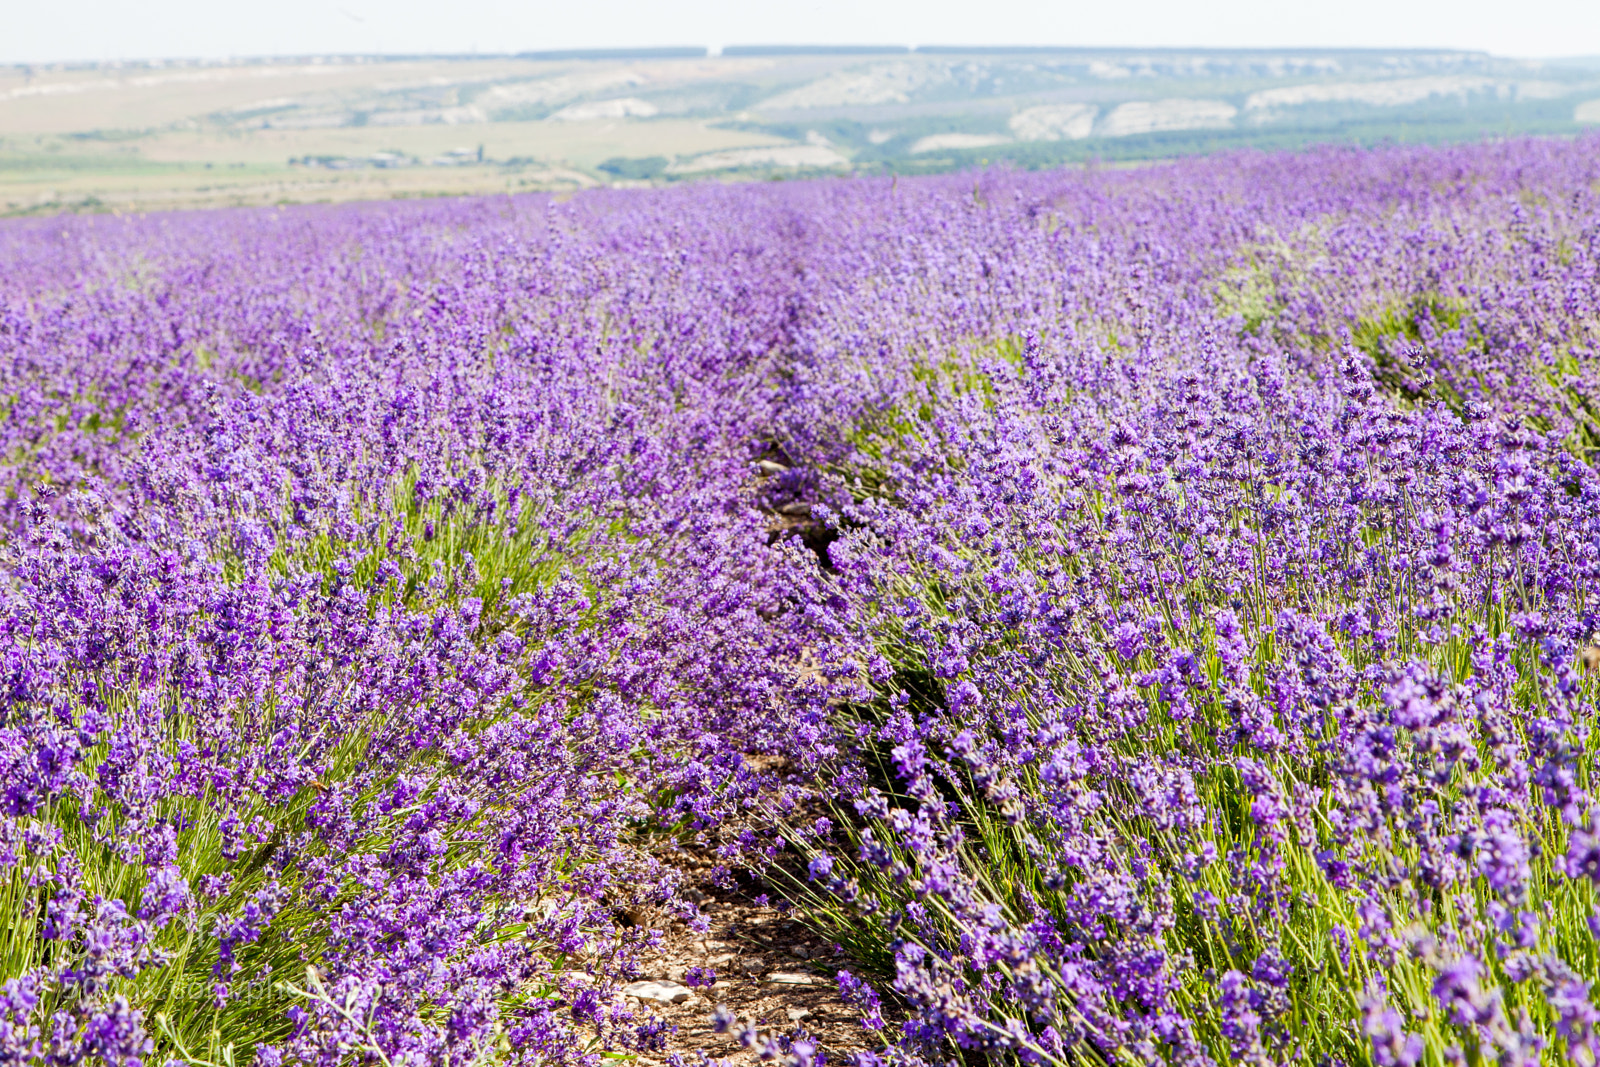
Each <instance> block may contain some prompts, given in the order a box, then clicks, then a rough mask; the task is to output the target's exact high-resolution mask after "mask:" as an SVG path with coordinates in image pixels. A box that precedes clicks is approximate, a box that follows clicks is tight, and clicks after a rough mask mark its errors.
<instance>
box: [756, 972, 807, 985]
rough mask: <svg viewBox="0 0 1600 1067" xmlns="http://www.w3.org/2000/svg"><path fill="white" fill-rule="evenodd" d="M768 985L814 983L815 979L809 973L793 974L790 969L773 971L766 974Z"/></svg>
mask: <svg viewBox="0 0 1600 1067" xmlns="http://www.w3.org/2000/svg"><path fill="white" fill-rule="evenodd" d="M767 983H768V984H769V985H816V984H817V980H816V979H815V978H813V977H812V976H811V975H809V974H795V973H793V972H791V971H773V972H772V973H771V974H769V975H767Z"/></svg>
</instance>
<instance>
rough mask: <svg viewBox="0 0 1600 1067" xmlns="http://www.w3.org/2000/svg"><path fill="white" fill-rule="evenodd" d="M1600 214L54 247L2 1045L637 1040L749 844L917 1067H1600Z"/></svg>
mask: <svg viewBox="0 0 1600 1067" xmlns="http://www.w3.org/2000/svg"><path fill="white" fill-rule="evenodd" d="M1597 181H1600V144H1597V143H1596V142H1594V141H1592V140H1590V141H1579V142H1576V143H1554V142H1518V143H1512V144H1507V145H1497V146H1484V147H1477V148H1462V149H1426V150H1400V149H1394V150H1387V151H1383V152H1378V153H1368V154H1364V153H1358V152H1339V151H1326V152H1317V153H1311V154H1306V155H1300V156H1283V157H1265V156H1261V157H1256V156H1251V157H1232V158H1226V159H1219V160H1212V161H1195V162H1188V163H1184V164H1179V165H1174V166H1169V167H1161V168H1155V169H1151V170H1147V171H1140V172H1124V173H1117V174H1085V173H1078V174H1044V175H1014V174H1004V173H1002V174H988V175H984V176H982V177H981V178H979V179H977V180H976V181H974V179H973V178H972V177H970V176H967V177H964V178H941V179H930V180H926V181H918V182H903V183H884V182H869V181H859V182H858V181H850V182H837V183H823V184H816V185H800V184H794V185H784V186H771V187H744V188H729V189H724V188H714V187H702V188H698V189H694V190H677V191H671V192H657V193H630V194H600V195H591V196H586V197H583V198H579V199H577V200H575V201H572V202H570V203H567V204H551V203H548V202H545V201H542V200H533V199H530V200H513V201H507V200H498V201H492V202H464V203H436V204H428V205H420V204H413V205H390V206H385V207H381V208H377V207H362V208H341V209H306V210H297V211H276V212H260V213H239V214H213V215H197V216H185V217H165V218H162V217H153V218H147V219H139V220H127V219H112V218H97V219H80V220H68V221H64V220H49V221H40V222H31V223H24V224H13V225H12V226H11V227H10V228H8V229H6V230H5V231H3V232H0V247H3V248H4V250H5V251H4V257H5V262H6V264H7V266H8V268H9V269H8V270H7V272H6V273H5V274H4V275H3V276H0V396H3V397H4V398H5V400H6V410H5V416H4V419H3V422H0V433H3V434H4V435H5V438H6V439H5V442H4V447H5V454H6V456H7V463H6V465H5V467H4V469H3V472H0V473H3V477H0V481H3V483H4V488H5V490H6V492H5V496H4V500H3V503H0V511H3V520H4V529H5V531H6V533H5V537H4V545H5V549H4V551H5V555H6V563H5V566H6V570H7V573H8V574H9V576H10V580H9V581H8V582H7V583H6V586H5V589H4V594H3V595H4V596H5V599H6V603H5V609H4V618H5V620H6V625H5V637H4V641H5V651H4V655H5V659H6V662H5V684H6V693H5V697H4V712H3V716H4V717H3V720H0V761H3V764H4V771H3V775H4V777H3V783H4V790H5V792H4V812H3V822H0V827H3V839H0V859H3V861H4V864H5V867H4V871H3V874H0V893H4V894H5V901H6V909H7V915H8V925H7V927H6V928H5V931H4V933H3V934H0V938H3V944H0V951H3V952H4V961H5V963H4V966H5V973H4V978H5V979H6V984H5V985H4V987H3V989H0V1050H4V1055H5V1057H6V1058H7V1059H8V1061H12V1062H44V1061H49V1062H77V1061H79V1060H84V1059H105V1060H108V1061H111V1062H118V1063H125V1062H131V1061H132V1060H136V1059H137V1060H144V1061H148V1060H149V1059H151V1058H152V1057H155V1058H157V1059H167V1058H177V1059H181V1060H184V1061H186V1062H190V1063H195V1064H222V1063H232V1062H235V1061H236V1060H237V1061H240V1062H243V1061H244V1060H246V1059H248V1058H250V1057H254V1058H255V1059H256V1060H258V1061H260V1062H261V1063H263V1064H277V1063H282V1062H313V1063H320V1064H335V1063H342V1062H355V1061H362V1060H372V1061H383V1062H387V1063H389V1064H396V1065H398V1064H401V1063H430V1062H445V1061H446V1060H449V1061H454V1062H462V1061H469V1062H479V1061H481V1062H498V1061H501V1060H505V1061H516V1062H546V1061H562V1060H573V1059H585V1058H591V1057H593V1056H594V1055H596V1054H597V1052H599V1051H600V1050H603V1049H613V1050H620V1051H627V1050H630V1049H648V1048H650V1047H652V1046H653V1045H655V1044H658V1043H659V1041H660V1039H661V1034H660V1031H659V1029H658V1028H657V1027H656V1026H655V1025H654V1024H653V1023H651V1022H650V1020H649V1019H648V1018H646V1017H644V1016H641V1015H638V1013H637V1012H634V1011H630V1009H628V1008H627V1007H626V1005H625V1003H624V1002H623V1001H621V1000H620V999H619V998H618V997H617V995H616V982H617V981H618V980H619V979H622V978H625V977H627V976H629V975H630V974H631V971H632V967H633V961H634V959H636V958H637V954H638V953H639V952H640V951H641V950H642V949H644V948H646V947H647V946H648V943H649V940H650V938H651V936H652V934H651V932H650V931H649V930H648V929H645V928H641V927H638V926H633V925H630V924H627V923H625V922H620V921H619V919H618V917H619V916H620V915H623V914H626V913H630V908H629V906H630V905H631V904H634V903H636V902H638V901H639V900H640V899H642V898H648V899H649V901H650V902H651V903H654V904H657V905H661V906H664V907H667V908H675V909H679V910H681V911H683V912H684V913H686V914H689V915H690V916H691V917H693V908H692V906H691V905H689V904H687V903H685V902H684V901H682V900H680V899H679V898H678V896H677V891H676V885H675V880H674V878H675V876H674V875H673V873H672V870H671V865H670V855H671V852H670V850H671V847H672V845H673V844H674V843H684V844H689V843H698V844H700V845H702V846H706V847H713V848H720V849H721V850H722V852H723V853H724V855H725V857H726V858H727V860H728V862H729V863H757V862H759V861H760V860H761V858H762V857H763V856H770V855H774V854H776V853H777V852H778V851H780V850H787V851H788V852H789V853H790V854H793V853H796V852H798V853H799V854H800V855H802V856H803V857H805V858H806V859H807V860H808V861H809V865H810V871H811V877H810V878H808V879H802V880H798V881H796V882H795V884H794V885H793V886H792V890H793V896H794V898H795V899H796V900H797V901H799V902H800V903H802V905H803V906H805V907H807V908H808V910H809V913H810V915H811V916H812V918H813V919H814V921H816V922H817V923H819V924H821V925H822V926H824V927H825V928H827V929H829V930H831V931H833V932H834V933H835V934H836V936H837V937H838V939H839V940H840V941H841V942H842V943H844V944H845V945H846V946H847V947H848V948H849V949H851V950H852V952H853V954H854V956H855V958H856V959H857V960H858V961H859V966H857V967H856V970H857V971H858V972H859V974H860V977H864V978H867V979H868V980H869V981H868V983H867V984H865V985H863V984H862V983H860V982H859V981H858V980H857V978H856V977H852V976H849V975H846V976H842V977H841V982H842V985H843V986H844V988H845V989H846V990H847V991H848V992H849V993H850V995H851V997H852V998H853V999H856V1000H858V1001H859V1002H860V1003H862V1005H863V1007H864V1009H865V1011H864V1013H865V1016H866V1018H867V1020H868V1021H869V1022H870V1023H872V1024H874V1025H881V1017H880V1015H879V1013H878V1012H877V1010H876V1009H875V1008H874V1007H873V1005H874V1003H875V998H876V997H877V996H879V995H880V994H881V995H882V996H883V997H884V998H885V999H890V1000H892V1001H894V1005H893V1006H894V1007H895V1011H894V1012H891V1013H890V1015H891V1017H892V1018H898V1019H901V1020H903V1021H901V1022H897V1023H896V1024H895V1027H894V1029H893V1031H892V1032H890V1031H888V1030H885V1032H884V1040H885V1052H884V1055H885V1056H886V1057H887V1058H889V1059H891V1060H896V1061H909V1062H916V1061H919V1060H925V1061H930V1062H942V1061H945V1060H948V1059H950V1058H951V1057H952V1055H953V1054H954V1053H955V1051H956V1050H957V1049H958V1048H964V1049H969V1050H981V1051H989V1052H995V1053H1001V1054H1007V1055H1014V1056H1016V1057H1018V1058H1021V1059H1023V1060H1026V1061H1033V1062H1041V1061H1042V1062H1059V1063H1067V1062H1079V1061H1084V1060H1089V1061H1095V1060H1104V1061H1108V1062H1109V1061H1119V1062H1120V1061H1128V1060H1139V1061H1150V1060H1157V1059H1174V1060H1185V1061H1206V1060H1210V1061H1213V1062H1226V1061H1230V1060H1235V1059H1238V1060H1249V1061H1252V1062H1259V1063H1265V1062H1278V1061H1282V1060H1287V1059H1290V1058H1293V1057H1296V1056H1300V1057H1308V1058H1317V1057H1319V1056H1321V1057H1328V1058H1332V1059H1338V1060H1342V1061H1345V1062H1367V1061H1376V1062H1380V1063H1402V1062H1404V1063H1414V1062H1421V1061H1423V1060H1426V1061H1428V1062H1443V1061H1445V1060H1447V1059H1457V1058H1461V1057H1466V1058H1473V1057H1477V1056H1480V1055H1484V1054H1489V1055H1496V1056H1499V1057H1501V1058H1506V1057H1512V1058H1517V1057H1520V1058H1521V1059H1520V1060H1519V1062H1522V1061H1527V1062H1534V1061H1537V1059H1538V1058H1539V1057H1540V1056H1541V1055H1543V1056H1546V1057H1559V1056H1563V1055H1566V1056H1572V1057H1576V1058H1579V1059H1584V1058H1585V1057H1587V1059H1588V1062H1593V1059H1594V1057H1595V1056H1596V1053H1597V1052H1600V1045H1597V1044H1596V1042H1597V1040H1600V1038H1597V1032H1596V1027H1597V1025H1600V1011H1597V1009H1596V1008H1595V1007H1594V1006H1592V1004H1591V998H1590V984H1591V983H1592V982H1594V981H1595V980H1596V979H1597V978H1600V949H1597V945H1596V940H1595V934H1594V933H1593V932H1592V929H1591V926H1592V923H1591V920H1595V922H1596V923H1600V919H1596V914H1595V903H1596V899H1595V889H1594V885H1593V880H1594V879H1595V878H1600V821H1597V820H1600V816H1596V815H1592V814H1591V812H1590V808H1591V799H1590V795H1589V788H1590V784H1589V777H1590V763H1591V756H1590V742H1589V740H1588V733H1587V725H1588V723H1589V721H1590V720H1591V718H1592V714H1593V710H1594V703H1595V688H1596V685H1595V682H1594V681H1593V680H1592V679H1590V678H1587V677H1586V676H1585V675H1584V673H1583V671H1582V666H1581V656H1582V653H1583V649H1584V648H1585V646H1586V645H1587V644H1588V642H1589V641H1590V639H1591V636H1592V633H1593V631H1594V629H1595V627H1596V624H1597V619H1596V617H1595V613H1596V608H1595V606H1594V604H1593V602H1592V599H1591V598H1590V596H1589V589H1590V588H1591V586H1592V585H1593V584H1594V582H1595V580H1596V578H1597V577H1600V573H1597V572H1600V507H1597V504H1600V479H1597V477H1596V474H1595V471H1594V469H1593V467H1592V465H1591V463H1592V461H1593V459H1594V453H1593V451H1592V449H1593V448H1594V446H1595V445H1596V444H1600V438H1597V437H1596V433H1595V428H1594V421H1593V417H1592V412H1593V411H1594V408H1593V405H1594V404H1595V403H1597V402H1600V365H1597V363H1596V361H1595V347H1594V346H1595V345H1596V344H1597V342H1600V309H1597V303H1600V302H1597V297H1600V282H1597V279H1596V269H1597V266H1600V223H1597V221H1596V220H1600V211H1597V208H1600V193H1597V191H1596V190H1597V185H1596V183H1597ZM756 460H763V461H765V462H764V463H762V464H761V465H759V466H758V465H756V464H755V462H754V461H756ZM774 472H775V473H774ZM801 505H806V506H809V509H810V511H811V514H812V518H811V519H810V520H809V521H806V522H803V523H802V528H803V529H805V530H806V532H807V538H806V542H805V545H802V543H801V542H800V540H799V539H797V538H793V537H785V536H778V537H773V536H771V535H770V534H769V533H768V531H769V529H772V528H773V527H774V526H778V525H792V520H788V519H784V520H781V521H780V520H777V519H775V518H774V516H775V515H777V514H783V515H794V514H796V513H797V512H800V511H803V510H804V508H803V507H801ZM824 546H825V547H824ZM819 549H820V551H814V550H819ZM755 756H762V757H767V758H764V759H760V760H753V759H752V757H755ZM771 757H781V758H778V759H773V758H771ZM755 767H769V768H779V770H769V771H765V772H758V771H756V770H755V769H754V768H755ZM830 804H831V805H832V807H833V810H832V812H831V813H830V814H831V817H830V818H818V815H819V811H818V809H819V807H822V806H826V805H830ZM774 824H777V825H779V826H781V827H782V828H783V829H782V835H783V836H782V839H777V840H775V839H774V838H773V837H772V836H770V834H769V833H764V832H762V830H761V829H760V828H762V827H770V826H772V825H774ZM664 864H665V865H664ZM791 869H793V867H792V865H789V864H787V863H784V864H780V866H779V867H778V868H777V869H776V870H775V871H774V872H772V873H773V876H778V875H779V873H780V872H781V871H782V870H791ZM873 986H876V987H877V989H878V993H873V992H872V991H871V990H872V987H873ZM795 1047H796V1048H798V1049H801V1050H802V1051H803V1049H804V1046H803V1045H799V1046H795ZM801 1058H804V1056H802V1057H801Z"/></svg>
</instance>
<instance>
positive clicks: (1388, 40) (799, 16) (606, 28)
mask: <svg viewBox="0 0 1600 1067" xmlns="http://www.w3.org/2000/svg"><path fill="white" fill-rule="evenodd" d="M439 16H440V13H439V9H438V7H437V6H436V5H433V4H427V3H422V2H420V0H397V2H395V0H390V2H383V3H379V2H377V0H343V2H339V3H336V4H335V5H331V6H330V5H324V4H318V3H312V2H310V0H286V2H284V3H281V4H277V5H274V6H273V7H272V8H270V9H267V8H263V7H257V6H250V7H224V6H219V5H214V4H211V3H202V2H198V0H157V2H154V3H149V4H143V5H139V6H138V7H137V8H131V7H130V6H128V5H125V4H121V3H116V2H112V0H77V2H68V3H59V4H54V5H49V6H44V5H39V6H37V7H34V8H31V9H24V10H21V11H18V12H16V13H15V14H13V15H11V16H10V17H9V18H8V25H7V33H6V35H5V38H4V40H0V63H5V64H8V65H28V64H54V63H71V62H111V61H119V60H120V61H141V60H142V61H162V60H173V61H177V60H212V59H227V58H241V57H251V58H257V57H259V58H266V57H277V56H282V57H294V56H312V55H349V56H356V55H371V56H393V55H413V56H421V55H467V54H472V53H479V54H485V55H503V54H517V53H523V52H530V51H531V52H548V51H566V50H592V49H608V48H610V49H639V48H652V47H696V48H711V49H713V50H716V49H719V48H721V47H724V46H727V45H732V44H749V45H765V46H807V45H809V46H829V47H838V46H846V45H861V44H866V45H893V46H906V45H919V44H920V45H928V44H931V43H937V44H939V45H941V46H944V47H970V48H998V47H1019V46H1022V47H1049V48H1115V49H1152V50H1153V49H1164V48H1179V49H1239V50H1244V49H1273V50H1284V51H1286V50H1290V49H1386V50H1402V49H1403V50H1411V49H1438V50H1443V51H1472V52H1486V53H1489V54H1491V55H1495V56H1499V57H1505V58H1518V59H1567V58H1584V57H1592V56H1596V55H1600V18H1596V17H1595V16H1594V12H1593V4H1592V3H1590V2H1588V0H1529V2H1527V3H1523V4H1520V5H1518V7H1517V9H1516V12H1515V15H1513V14H1512V13H1511V11H1510V10H1509V9H1508V8H1507V6H1506V5H1505V4H1504V3H1500V2H1485V0H1468V2H1458V3H1441V2H1433V0H1427V2H1419V0H1411V2H1405V0H1399V2H1396V0H1353V2H1351V3H1348V4H1345V5H1342V6H1341V7H1340V9H1339V10H1337V11H1334V10H1331V9H1327V8H1321V7H1315V8H1306V7H1290V6H1287V5H1280V4H1278V3H1275V2H1268V0H1230V2H1226V3H1220V4H1211V5H1205V6H1204V7H1203V8H1201V7H1198V6H1196V5H1193V4H1189V3H1185V2H1183V0H1142V2H1138V3H1128V4H1122V5H1117V6H1115V7H1113V6H1111V5H1089V4H1059V5H1049V6H1045V5H1040V4H1037V3H1030V2H1020V0H994V2H991V3H989V4H986V5H984V7H983V9H982V11H981V13H976V12H975V11H974V9H973V8H972V6H971V5H969V4H965V3H956V2H952V0H930V2H922V3H912V2H911V0H878V2H875V3H861V2H851V0H814V2H810V3H798V4H793V5H787V6H784V7H782V8H781V9H780V8H777V7H775V6H765V7H756V6H753V5H748V4H744V3H735V2H732V0H698V2H695V3H692V4H687V5H685V4H679V5H670V6H669V5H661V4H657V3H651V2H646V0H612V2H609V3H590V4H583V5H559V6H558V5H548V4H541V5H532V6H528V5H515V4H510V3H505V2H500V0H472V2H465V3H460V4H457V5H455V6H454V7H453V8H452V9H451V11H450V13H449V18H448V21H447V22H445V23H443V24H441V20H440V17H439Z"/></svg>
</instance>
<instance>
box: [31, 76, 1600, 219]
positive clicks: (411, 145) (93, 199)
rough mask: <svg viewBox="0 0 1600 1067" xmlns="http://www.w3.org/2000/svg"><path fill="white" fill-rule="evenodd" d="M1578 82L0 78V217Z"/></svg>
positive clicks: (1460, 95) (1389, 106) (875, 160)
mask: <svg viewBox="0 0 1600 1067" xmlns="http://www.w3.org/2000/svg"><path fill="white" fill-rule="evenodd" d="M1596 124H1600V58H1589V59H1582V58H1579V59H1569V60H1547V61H1524V60H1513V59H1504V58H1499V57H1495V56H1491V55H1488V54H1485V53H1476V52H1456V51H1417V50H1412V51H1371V50H1355V51H1352V50H1314V49H1299V50H1244V49H1241V50H1226V49H1220V50H1219V49H1136V50H1125V49H1074V48H1043V47H1037V48H1036V47H1015V48H987V49H968V48H959V47H922V48H918V49H916V50H911V49H907V48H903V47H896V46H871V45H864V46H858V47H851V48H823V47H815V48H813V47H795V46H756V45H750V46H735V47H729V48H726V49H724V50H723V51H722V52H721V53H720V54H717V55H712V54H709V53H707V52H705V51H704V50H702V49H688V48H671V49H643V50H614V51H588V52H582V51H580V52H545V53H533V54H523V55H504V56H478V55H474V56H407V57H371V56H327V57H305V58H298V59H260V60H241V61H232V62H227V63H197V62H149V63H124V64H99V65H80V66H71V65H54V66H41V67H32V68H29V67H15V66H13V67H0V212H6V213H29V212H35V211H50V210H59V209H62V208H79V209H82V208H105V207H134V208H150V207H158V206H181V205H189V204H221V203H259V202H270V201H274V200H308V199H309V200H316V199H345V198H350V197H369V196H404V195H427V194H438V193H454V192H474V191H475V192H484V191H504V190H507V189H511V190H517V189H560V188H578V187H584V186H590V185H596V184H605V183H612V184H616V183H622V184H630V183H639V182H654V183H662V182H676V181H687V180H694V179H699V178H705V177H708V176H719V175H720V176H733V177H765V176H771V175H778V174H807V173H815V172H842V171H846V170H856V171H881V172H921V171H933V170H945V169H950V168H959V167H966V166H972V165H976V164H981V163H994V162H998V161H1001V160H1005V161H1008V162H1009V163H1010V164H1011V165H1015V166H1022V167H1037V166H1050V165H1059V164H1067V163H1082V162H1087V161H1090V160H1102V161H1106V162H1128V161H1137V160H1145V159H1153V158H1160V157H1165V156H1172V155H1179V154H1187V153H1194V152H1209V151H1216V150H1219V149H1226V148H1237V147H1246V146H1255V147H1262V148H1282V147H1294V146H1299V145H1305V144H1309V143H1316V142H1328V141H1341V142H1354V143H1374V142H1378V141H1383V140H1396V141H1441V140H1461V139H1478V138H1481V137H1484V136H1499V135H1506V134H1514V133H1550V134H1570V133H1575V132H1577V131H1579V130H1581V129H1583V128H1584V127H1585V126H1592V125H1596Z"/></svg>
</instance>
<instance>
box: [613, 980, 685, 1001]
mask: <svg viewBox="0 0 1600 1067" xmlns="http://www.w3.org/2000/svg"><path fill="white" fill-rule="evenodd" d="M622 992H623V995H624V996H629V997H638V998H639V999H640V1000H648V1001H651V1002H653V1003H655V1004H682V1003H684V1002H685V1001H687V1000H689V999H690V998H692V997H693V996H694V991H693V990H691V989H690V988H689V987H688V986H686V985H679V984H678V983H677V982H663V981H659V980H652V981H648V982H629V983H628V984H627V985H625V986H623V987H622Z"/></svg>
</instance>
